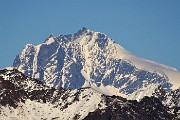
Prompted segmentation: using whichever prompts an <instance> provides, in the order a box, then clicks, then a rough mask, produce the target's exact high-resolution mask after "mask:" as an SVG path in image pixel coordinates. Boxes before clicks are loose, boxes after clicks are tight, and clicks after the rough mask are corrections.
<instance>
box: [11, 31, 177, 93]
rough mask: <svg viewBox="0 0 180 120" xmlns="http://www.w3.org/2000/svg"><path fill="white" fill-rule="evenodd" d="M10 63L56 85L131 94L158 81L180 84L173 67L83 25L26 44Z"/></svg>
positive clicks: (56, 86) (168, 89)
mask: <svg viewBox="0 0 180 120" xmlns="http://www.w3.org/2000/svg"><path fill="white" fill-rule="evenodd" d="M138 62H140V63H141V64H139V63H138ZM153 66H155V67H153ZM13 67H15V68H17V69H18V70H20V71H21V72H22V73H24V74H25V75H28V76H30V77H32V78H36V79H40V80H41V81H42V82H43V83H44V84H46V85H48V86H51V87H54V88H57V89H58V88H60V87H63V88H67V89H77V88H81V87H91V88H93V89H96V90H97V89H99V91H101V90H102V89H103V88H106V89H107V90H108V91H112V89H113V90H115V91H117V92H116V93H117V94H118V93H121V94H131V93H133V92H135V91H137V90H138V89H141V88H143V87H144V86H148V85H151V84H160V85H161V86H163V88H165V89H166V90H167V91H170V89H171V87H172V86H180V85H179V82H177V80H178V77H179V76H180V74H179V72H178V71H176V70H175V69H172V68H170V67H168V66H164V65H161V64H158V63H155V62H152V61H148V60H144V59H141V58H138V57H136V56H134V55H132V54H131V53H130V52H128V51H127V50H125V49H124V48H123V47H121V46H120V45H118V44H117V43H115V41H114V40H112V39H110V38H109V37H107V36H106V35H105V34H103V33H100V32H94V31H91V30H89V29H86V28H82V29H81V30H79V31H78V32H77V33H75V34H73V35H71V34H70V35H60V36H57V37H55V36H53V35H50V36H49V37H48V39H46V40H45V42H44V43H42V44H39V45H37V46H34V45H31V44H28V45H26V46H25V47H24V49H23V51H22V53H21V54H19V55H18V56H17V57H16V58H15V60H14V63H13ZM145 68H146V69H145ZM169 71H170V72H169ZM166 73H167V74H166ZM170 73H173V75H174V76H177V79H174V78H172V74H170ZM178 75H179V76H178ZM174 83H177V84H174ZM104 92H105V91H104ZM116 93H115V92H111V94H110V95H113V94H116Z"/></svg>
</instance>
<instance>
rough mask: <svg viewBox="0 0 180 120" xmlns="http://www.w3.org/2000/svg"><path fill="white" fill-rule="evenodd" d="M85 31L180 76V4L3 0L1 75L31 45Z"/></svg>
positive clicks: (163, 0)
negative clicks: (53, 36)
mask: <svg viewBox="0 0 180 120" xmlns="http://www.w3.org/2000/svg"><path fill="white" fill-rule="evenodd" d="M82 27H86V28H89V29H91V30H93V31H99V32H102V33H105V34H106V35H107V36H109V37H110V38H112V39H114V40H115V41H116V42H117V43H119V44H120V45H121V46H123V47H124V48H126V49H127V50H129V51H131V52H132V53H134V54H135V55H137V56H140V57H143V58H147V59H150V60H153V61H156V62H160V63H162V64H166V65H169V66H172V67H175V68H177V69H178V70H180V0H86V1H85V0H76V1H74V0H30V1H28V0H16V1H15V0H0V36H1V38H0V58H1V59H0V69H2V68H4V67H7V66H10V65H12V63H13V59H14V58H15V56H16V55H17V54H18V53H20V52H21V51H22V49H23V47H24V46H25V45H26V44H28V43H31V44H34V45H37V44H40V43H42V42H43V41H44V40H45V39H46V38H47V37H48V36H49V35H50V34H51V33H54V35H59V34H71V33H75V32H77V31H78V29H81V28H82Z"/></svg>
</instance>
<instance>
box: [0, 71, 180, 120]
mask: <svg viewBox="0 0 180 120" xmlns="http://www.w3.org/2000/svg"><path fill="white" fill-rule="evenodd" d="M0 88H1V89H0V119H2V120H82V119H83V120H110V119H113V120H173V119H174V120H175V119H178V118H179V117H180V116H179V115H178V114H177V112H174V113H171V112H170V111H169V108H168V107H166V106H164V105H163V104H162V103H161V101H159V99H158V98H155V97H144V98H143V99H142V100H140V101H139V102H137V101H136V100H127V99H125V98H122V97H120V96H107V95H104V94H101V93H99V92H98V91H95V90H93V89H92V88H90V87H86V88H80V89H74V90H70V89H68V90H66V89H63V88H59V89H54V88H51V87H49V86H45V85H44V84H43V83H42V82H41V81H39V80H36V79H32V78H30V77H27V76H25V75H24V74H23V73H21V72H19V71H18V70H15V69H12V70H7V69H4V70H0ZM176 98H177V97H176ZM168 100H170V101H171V100H174V99H172V98H169V99H168Z"/></svg>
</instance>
